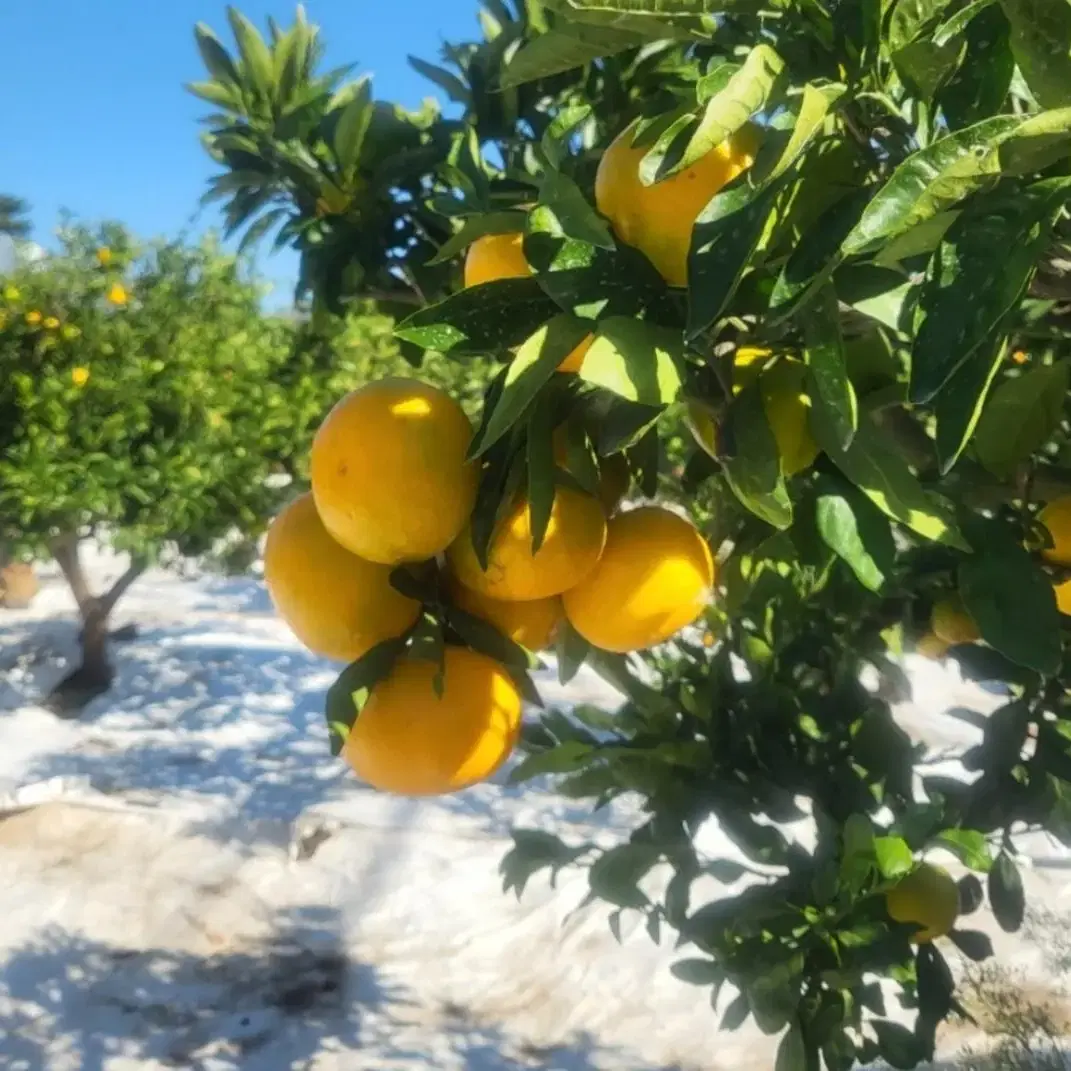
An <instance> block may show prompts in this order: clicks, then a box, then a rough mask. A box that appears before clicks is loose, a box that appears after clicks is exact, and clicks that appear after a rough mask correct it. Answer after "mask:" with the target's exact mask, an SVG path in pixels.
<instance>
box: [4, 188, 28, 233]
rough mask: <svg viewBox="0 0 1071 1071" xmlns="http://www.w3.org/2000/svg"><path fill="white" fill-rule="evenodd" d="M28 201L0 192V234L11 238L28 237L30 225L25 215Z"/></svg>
mask: <svg viewBox="0 0 1071 1071" xmlns="http://www.w3.org/2000/svg"><path fill="white" fill-rule="evenodd" d="M29 213H30V202H29V201H26V200H23V198H21V197H15V196H13V195H11V194H8V193H0V234H6V235H8V236H10V237H11V238H29V236H30V231H31V229H32V228H31V226H30V221H29V219H27V216H28V215H29Z"/></svg>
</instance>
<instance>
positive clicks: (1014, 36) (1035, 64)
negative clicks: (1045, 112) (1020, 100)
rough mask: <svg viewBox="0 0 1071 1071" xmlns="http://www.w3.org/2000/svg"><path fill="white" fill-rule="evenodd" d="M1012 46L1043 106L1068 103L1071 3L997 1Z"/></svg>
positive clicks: (1070, 94)
mask: <svg viewBox="0 0 1071 1071" xmlns="http://www.w3.org/2000/svg"><path fill="white" fill-rule="evenodd" d="M1000 6H1001V8H1002V9H1003V11H1004V14H1005V15H1006V16H1007V18H1008V22H1009V23H1010V24H1011V46H1012V52H1013V53H1014V54H1015V60H1016V62H1017V63H1018V64H1019V69H1020V70H1021V71H1022V72H1023V77H1024V78H1025V79H1026V82H1027V85H1029V86H1030V89H1031V92H1033V94H1034V96H1035V97H1037V99H1038V103H1040V104H1041V106H1042V107H1044V108H1060V107H1063V106H1064V105H1068V104H1071V4H1068V2H1067V0H1000Z"/></svg>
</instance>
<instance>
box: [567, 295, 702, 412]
mask: <svg viewBox="0 0 1071 1071" xmlns="http://www.w3.org/2000/svg"><path fill="white" fill-rule="evenodd" d="M683 349H684V347H683V345H682V343H681V341H680V334H679V333H678V332H676V331H672V330H670V329H668V328H664V327H659V326H658V325H657V324H653V323H649V322H647V321H645V320H637V319H634V318H633V317H631V316H608V317H607V318H606V319H605V320H601V321H600V322H599V324H598V328H597V330H596V332H595V341H594V342H593V343H592V345H591V349H589V350H588V352H587V354H586V355H585V357H584V364H583V366H582V367H581V369H580V372H579V377H580V378H581V379H582V380H584V381H585V382H587V383H591V384H593V385H594V386H597V387H604V388H605V389H606V390H610V391H613V392H614V393H615V394H618V395H620V396H621V397H622V398H627V399H628V400H629V401H632V402H640V403H642V404H644V405H668V404H669V403H670V402H672V401H673V400H674V399H675V398H676V397H677V393H678V391H679V390H680V385H681V373H680V365H681V361H682V358H683Z"/></svg>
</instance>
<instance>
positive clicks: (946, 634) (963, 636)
mask: <svg viewBox="0 0 1071 1071" xmlns="http://www.w3.org/2000/svg"><path fill="white" fill-rule="evenodd" d="M930 628H931V629H932V630H933V634H934V635H935V636H936V637H937V638H938V639H939V640H942V641H943V642H944V643H946V644H947V645H948V646H949V647H951V646H952V645H953V644H957V643H976V642H977V641H978V640H980V639H981V638H982V634H981V632H979V631H978V626H977V625H976V624H975V622H974V618H973V617H971V615H970V614H969V613H967V610H966V608H965V607H964V605H963V600H962V599H960V598H959V597H958V596H957V597H954V598H949V599H941V600H940V601H939V602H936V603H934V606H933V611H932V613H931V614H930Z"/></svg>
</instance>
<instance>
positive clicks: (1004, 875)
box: [987, 852, 1026, 933]
mask: <svg viewBox="0 0 1071 1071" xmlns="http://www.w3.org/2000/svg"><path fill="white" fill-rule="evenodd" d="M987 884H988V888H989V904H990V906H991V907H992V908H993V917H994V918H995V919H996V920H997V924H998V925H999V926H1000V928H1001V929H1002V930H1004V932H1005V933H1017V932H1018V930H1019V927H1020V926H1022V924H1023V916H1024V915H1025V913H1026V896H1025V894H1024V893H1023V879H1022V878H1021V877H1020V876H1019V868H1018V867H1017V866H1016V865H1015V863H1014V862H1013V861H1012V858H1011V856H1010V855H1008V853H1007V852H1001V853H1000V854H999V855H998V856H997V858H996V862H994V864H993V869H992V870H990V871H989V880H988V882H987Z"/></svg>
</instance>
